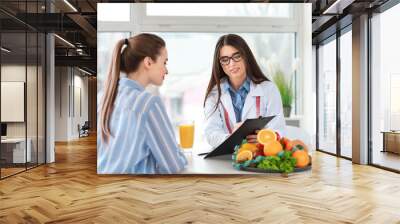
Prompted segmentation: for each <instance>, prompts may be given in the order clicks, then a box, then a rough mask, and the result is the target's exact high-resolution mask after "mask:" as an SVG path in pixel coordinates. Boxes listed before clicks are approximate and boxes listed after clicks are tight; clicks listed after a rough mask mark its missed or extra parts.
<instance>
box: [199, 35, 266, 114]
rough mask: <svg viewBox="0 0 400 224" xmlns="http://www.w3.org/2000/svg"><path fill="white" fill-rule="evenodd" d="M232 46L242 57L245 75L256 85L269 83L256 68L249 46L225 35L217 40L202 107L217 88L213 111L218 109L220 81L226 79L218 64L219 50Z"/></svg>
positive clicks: (236, 38)
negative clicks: (215, 87) (216, 98)
mask: <svg viewBox="0 0 400 224" xmlns="http://www.w3.org/2000/svg"><path fill="white" fill-rule="evenodd" d="M226 45H229V46H232V47H234V48H236V49H238V50H239V53H240V54H241V55H242V58H243V60H244V63H245V65H246V74H247V76H248V77H249V78H250V79H251V81H253V82H254V83H256V84H259V83H262V82H264V81H269V79H268V78H267V77H266V76H265V75H264V73H263V72H262V71H261V69H260V66H258V64H257V62H256V59H255V58H254V55H253V53H252V52H251V50H250V48H249V46H248V45H247V43H246V41H245V40H244V39H243V38H242V37H240V36H239V35H236V34H226V35H223V36H222V37H220V38H219V40H218V42H217V45H216V46H215V52H214V59H213V67H212V72H211V79H210V82H209V83H208V87H207V92H206V96H205V98H204V105H203V106H205V105H206V101H207V98H208V96H209V95H210V93H211V91H212V89H213V88H214V86H217V88H218V100H217V103H216V104H215V109H214V111H215V110H217V108H218V104H219V103H220V102H221V86H220V84H221V79H222V78H224V77H228V76H227V74H226V73H225V72H224V70H223V69H222V66H221V64H220V62H219V56H220V50H221V48H222V47H223V46H226Z"/></svg>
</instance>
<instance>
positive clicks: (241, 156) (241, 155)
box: [236, 150, 253, 163]
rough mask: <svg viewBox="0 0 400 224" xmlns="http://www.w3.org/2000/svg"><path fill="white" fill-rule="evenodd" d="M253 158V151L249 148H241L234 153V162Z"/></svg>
mask: <svg viewBox="0 0 400 224" xmlns="http://www.w3.org/2000/svg"><path fill="white" fill-rule="evenodd" d="M251 159H253V153H252V152H251V151H249V150H243V151H241V152H239V153H238V154H237V155H236V162H238V163H241V162H245V161H247V160H251Z"/></svg>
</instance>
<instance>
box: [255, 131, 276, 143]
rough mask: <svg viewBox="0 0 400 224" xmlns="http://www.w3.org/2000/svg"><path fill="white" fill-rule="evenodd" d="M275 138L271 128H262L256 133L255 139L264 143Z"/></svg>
mask: <svg viewBox="0 0 400 224" xmlns="http://www.w3.org/2000/svg"><path fill="white" fill-rule="evenodd" d="M275 140H276V133H275V132H274V131H273V130H271V129H262V130H260V131H259V132H258V134H257V141H258V142H259V143H261V144H263V145H265V144H266V143H267V142H269V141H275Z"/></svg>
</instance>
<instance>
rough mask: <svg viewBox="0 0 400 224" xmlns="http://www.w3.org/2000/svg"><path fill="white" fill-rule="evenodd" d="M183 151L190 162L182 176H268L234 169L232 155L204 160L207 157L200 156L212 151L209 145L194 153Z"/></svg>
mask: <svg viewBox="0 0 400 224" xmlns="http://www.w3.org/2000/svg"><path fill="white" fill-rule="evenodd" d="M183 151H184V154H185V156H186V158H187V160H188V165H187V167H186V169H185V170H184V171H183V172H181V174H251V175H265V174H268V173H256V172H248V171H241V170H237V169H235V168H233V166H232V155H222V156H216V157H211V158H207V159H204V156H205V155H202V156H199V155H198V154H200V153H204V152H209V151H211V147H210V146H209V145H207V144H203V145H202V146H200V147H197V148H195V149H193V151H192V152H185V150H183ZM275 175H276V173H275Z"/></svg>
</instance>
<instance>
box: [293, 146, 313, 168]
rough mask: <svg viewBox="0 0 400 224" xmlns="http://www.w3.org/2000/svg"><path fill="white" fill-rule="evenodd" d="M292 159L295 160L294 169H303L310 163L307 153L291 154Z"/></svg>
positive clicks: (302, 151) (298, 151)
mask: <svg viewBox="0 0 400 224" xmlns="http://www.w3.org/2000/svg"><path fill="white" fill-rule="evenodd" d="M292 157H293V158H296V167H305V166H307V165H308V164H309V163H310V157H309V156H308V153H307V151H304V150H297V151H295V152H294V153H293V154H292Z"/></svg>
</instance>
